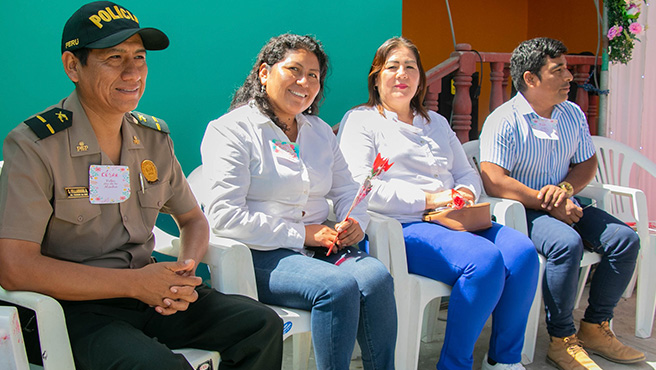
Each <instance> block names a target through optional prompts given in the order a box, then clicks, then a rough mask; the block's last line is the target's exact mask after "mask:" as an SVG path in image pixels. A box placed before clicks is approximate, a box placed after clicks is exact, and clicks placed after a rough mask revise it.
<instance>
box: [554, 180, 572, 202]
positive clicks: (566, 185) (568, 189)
mask: <svg viewBox="0 0 656 370" xmlns="http://www.w3.org/2000/svg"><path fill="white" fill-rule="evenodd" d="M558 187H559V188H561V189H563V190H565V193H567V197H568V198H571V197H572V195H574V187H573V186H572V184H570V183H569V182H567V181H561V182H560V184H558Z"/></svg>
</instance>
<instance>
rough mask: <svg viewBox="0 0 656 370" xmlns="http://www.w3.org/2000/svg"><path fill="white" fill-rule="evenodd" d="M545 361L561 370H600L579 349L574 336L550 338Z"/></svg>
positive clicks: (579, 346)
mask: <svg viewBox="0 0 656 370" xmlns="http://www.w3.org/2000/svg"><path fill="white" fill-rule="evenodd" d="M547 360H548V361H549V362H551V364H552V365H554V366H555V367H557V368H559V369H561V370H601V368H600V367H599V366H597V364H596V363H595V362H594V361H592V359H590V357H588V353H587V352H586V351H585V350H584V349H583V347H581V342H580V341H579V339H578V338H577V337H576V334H572V335H570V336H569V337H565V338H556V337H551V343H549V351H548V352H547Z"/></svg>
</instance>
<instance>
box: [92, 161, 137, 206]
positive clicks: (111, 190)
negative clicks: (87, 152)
mask: <svg viewBox="0 0 656 370" xmlns="http://www.w3.org/2000/svg"><path fill="white" fill-rule="evenodd" d="M129 197H130V168H129V167H128V166H105V165H91V166H89V201H90V202H91V203H93V204H110V203H121V202H125V201H126V200H127V199H128V198H129Z"/></svg>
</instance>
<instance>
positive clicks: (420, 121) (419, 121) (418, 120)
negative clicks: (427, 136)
mask: <svg viewBox="0 0 656 370" xmlns="http://www.w3.org/2000/svg"><path fill="white" fill-rule="evenodd" d="M374 109H375V110H376V111H377V109H376V108H374ZM383 112H384V113H385V117H386V118H387V119H389V120H391V121H394V122H396V123H398V124H403V125H404V127H408V126H410V125H408V124H407V123H405V122H403V121H401V120H399V115H398V114H397V113H396V112H392V111H391V110H387V109H385V108H383ZM428 124H430V121H428V120H426V119H425V118H424V117H422V115H421V114H417V112H413V117H412V126H413V127H417V128H422V127H424V126H426V125H428Z"/></svg>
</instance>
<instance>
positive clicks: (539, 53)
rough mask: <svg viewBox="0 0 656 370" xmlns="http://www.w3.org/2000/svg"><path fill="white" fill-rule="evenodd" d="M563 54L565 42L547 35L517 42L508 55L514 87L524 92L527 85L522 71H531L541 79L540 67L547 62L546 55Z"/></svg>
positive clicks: (565, 50) (557, 55)
mask: <svg viewBox="0 0 656 370" xmlns="http://www.w3.org/2000/svg"><path fill="white" fill-rule="evenodd" d="M563 54H567V47H566V46H565V44H563V43H562V42H561V41H559V40H555V39H550V38H548V37H537V38H534V39H531V40H526V41H524V42H522V43H521V44H519V46H517V47H516V48H515V50H513V53H512V56H511V57H510V76H511V77H512V80H513V84H514V85H515V89H517V91H519V92H524V91H525V90H526V88H527V87H528V86H526V82H525V81H524V72H531V73H533V74H534V75H536V76H537V77H538V79H540V80H542V77H541V76H540V69H541V68H542V66H544V65H546V64H547V57H549V58H558V57H560V56H561V55H563Z"/></svg>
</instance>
